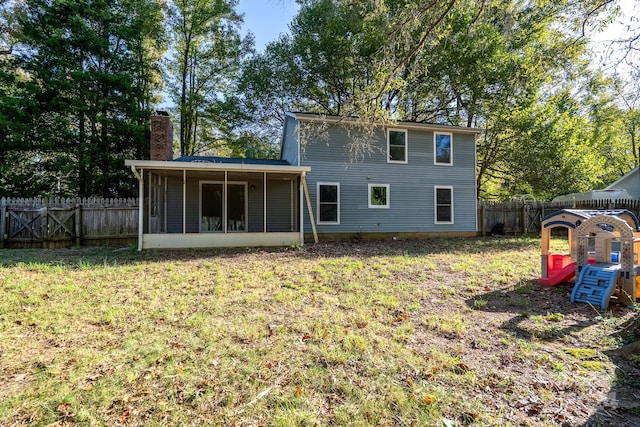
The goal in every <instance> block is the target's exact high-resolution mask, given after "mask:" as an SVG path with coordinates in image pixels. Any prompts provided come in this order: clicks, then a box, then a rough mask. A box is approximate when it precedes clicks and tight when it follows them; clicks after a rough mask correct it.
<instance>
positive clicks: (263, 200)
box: [262, 171, 267, 233]
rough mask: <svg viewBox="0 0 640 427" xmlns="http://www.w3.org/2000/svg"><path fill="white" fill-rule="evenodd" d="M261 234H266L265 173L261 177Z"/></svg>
mask: <svg viewBox="0 0 640 427" xmlns="http://www.w3.org/2000/svg"><path fill="white" fill-rule="evenodd" d="M262 217H263V218H262V221H263V222H262V232H263V233H266V232H267V171H264V172H263V175H262Z"/></svg>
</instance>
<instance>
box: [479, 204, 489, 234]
mask: <svg viewBox="0 0 640 427" xmlns="http://www.w3.org/2000/svg"><path fill="white" fill-rule="evenodd" d="M479 220H480V233H481V236H482V237H484V236H486V235H487V233H486V227H485V225H484V202H483V201H480V215H479Z"/></svg>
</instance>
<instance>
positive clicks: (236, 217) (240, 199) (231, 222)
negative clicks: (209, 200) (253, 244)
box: [227, 183, 247, 231]
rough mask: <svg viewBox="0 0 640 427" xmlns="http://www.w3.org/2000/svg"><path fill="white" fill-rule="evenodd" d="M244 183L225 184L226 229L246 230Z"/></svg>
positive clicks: (245, 187) (245, 189)
mask: <svg viewBox="0 0 640 427" xmlns="http://www.w3.org/2000/svg"><path fill="white" fill-rule="evenodd" d="M246 191H247V186H246V184H244V183H243V184H228V185H227V195H228V197H227V231H247V221H246V218H247V215H246V210H245V207H246V206H247V203H246V200H247V198H246Z"/></svg>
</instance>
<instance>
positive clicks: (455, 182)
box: [125, 113, 480, 250]
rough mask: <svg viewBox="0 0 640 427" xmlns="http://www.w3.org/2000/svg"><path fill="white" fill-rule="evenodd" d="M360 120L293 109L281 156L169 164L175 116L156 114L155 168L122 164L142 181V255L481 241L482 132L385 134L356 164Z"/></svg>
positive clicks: (415, 126) (380, 132) (402, 128)
mask: <svg viewBox="0 0 640 427" xmlns="http://www.w3.org/2000/svg"><path fill="white" fill-rule="evenodd" d="M356 124H357V121H356V120H355V119H345V118H339V117H327V116H319V115H314V114H304V113H289V114H287V115H286V120H285V126H284V131H283V137H282V146H281V158H280V159H279V160H256V159H230V158H220V157H180V158H177V159H173V158H172V155H173V149H172V139H173V130H172V127H171V122H170V120H169V117H168V116H166V115H163V114H156V115H154V116H152V118H151V135H152V136H151V160H126V161H125V165H126V166H128V167H130V168H131V171H132V173H133V174H134V175H135V176H136V178H137V179H138V182H139V198H140V202H139V203H140V206H141V209H140V212H139V218H138V222H139V236H138V248H139V249H140V250H142V249H147V248H198V247H229V246H287V245H294V244H304V241H305V234H306V235H307V236H308V238H310V236H311V235H313V238H314V240H316V241H317V240H318V235H322V236H323V238H325V239H332V238H339V237H348V236H353V235H356V234H357V235H369V234H373V235H376V236H380V237H383V236H386V235H392V236H394V237H400V238H402V237H411V236H422V235H425V236H426V235H429V236H436V235H455V236H473V235H475V234H476V230H477V226H476V223H477V219H476V212H477V209H476V181H475V168H476V148H475V138H476V135H477V134H478V133H479V132H480V131H479V130H478V129H474V128H462V127H452V126H443V125H435V124H425V123H415V122H398V123H396V124H395V125H394V126H393V127H382V126H378V127H376V128H375V129H374V131H373V133H372V135H371V136H370V138H369V145H370V147H371V148H372V150H371V151H369V152H368V153H367V154H366V155H365V156H363V157H361V158H353V157H352V156H350V153H349V150H350V148H352V147H353V143H354V141H356V140H357V133H358V131H357V126H354V125H356ZM316 130H322V132H320V133H316V132H315V131H316Z"/></svg>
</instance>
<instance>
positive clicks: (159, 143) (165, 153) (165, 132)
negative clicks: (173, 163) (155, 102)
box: [151, 111, 173, 161]
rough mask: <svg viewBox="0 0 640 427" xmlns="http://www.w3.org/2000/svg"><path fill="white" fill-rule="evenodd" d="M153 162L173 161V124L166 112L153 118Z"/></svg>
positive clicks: (157, 112) (160, 112)
mask: <svg viewBox="0 0 640 427" xmlns="http://www.w3.org/2000/svg"><path fill="white" fill-rule="evenodd" d="M151 160H163V161H164V160H173V124H172V123H171V118H170V117H169V113H167V112H166V111H156V113H155V114H153V115H152V116H151Z"/></svg>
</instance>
